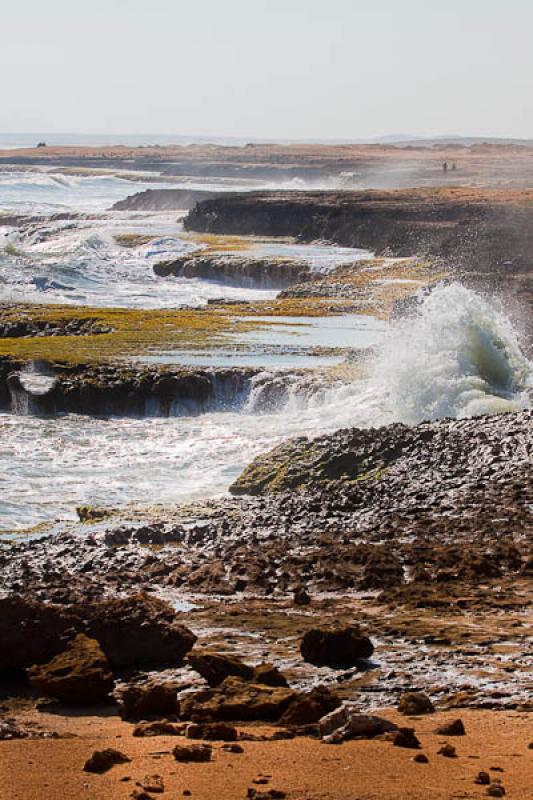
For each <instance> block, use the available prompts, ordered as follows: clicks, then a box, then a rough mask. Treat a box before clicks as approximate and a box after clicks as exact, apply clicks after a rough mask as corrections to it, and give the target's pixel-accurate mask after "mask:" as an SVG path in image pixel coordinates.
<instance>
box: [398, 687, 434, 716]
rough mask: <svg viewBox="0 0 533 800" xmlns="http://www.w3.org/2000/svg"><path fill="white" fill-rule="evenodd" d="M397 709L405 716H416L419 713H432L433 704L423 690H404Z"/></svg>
mask: <svg viewBox="0 0 533 800" xmlns="http://www.w3.org/2000/svg"><path fill="white" fill-rule="evenodd" d="M398 711H399V712H400V714H404V715H405V716H406V717H418V716H420V715H421V714H433V712H434V711H435V706H434V705H433V703H432V702H431V700H430V699H429V697H428V696H427V695H425V694H423V692H405V694H402V696H401V698H400V702H399V703H398Z"/></svg>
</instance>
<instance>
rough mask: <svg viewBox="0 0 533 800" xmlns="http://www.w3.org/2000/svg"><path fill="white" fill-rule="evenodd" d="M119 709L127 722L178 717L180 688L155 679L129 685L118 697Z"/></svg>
mask: <svg viewBox="0 0 533 800" xmlns="http://www.w3.org/2000/svg"><path fill="white" fill-rule="evenodd" d="M118 709H119V713H120V716H121V717H122V719H127V720H140V719H145V720H146V719H152V718H154V717H158V718H159V719H161V718H162V717H175V716H178V715H179V711H180V706H179V702H178V686H177V685H176V684H174V683H172V682H168V681H161V680H155V679H153V680H149V681H146V682H145V683H131V684H128V686H126V688H125V689H123V690H122V692H120V695H119V696H118Z"/></svg>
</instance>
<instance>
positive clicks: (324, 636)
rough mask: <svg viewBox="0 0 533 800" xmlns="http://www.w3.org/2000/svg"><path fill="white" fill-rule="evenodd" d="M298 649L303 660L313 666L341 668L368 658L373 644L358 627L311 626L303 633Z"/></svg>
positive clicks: (372, 650) (351, 665)
mask: <svg viewBox="0 0 533 800" xmlns="http://www.w3.org/2000/svg"><path fill="white" fill-rule="evenodd" d="M300 651H301V653H302V658H303V659H304V661H308V662H309V663H311V664H314V665H315V666H326V667H333V668H335V669H343V668H346V667H353V666H357V664H359V663H360V662H361V661H362V660H364V659H367V658H370V656H371V655H372V653H373V652H374V646H373V644H372V642H371V641H370V639H369V638H368V637H367V636H364V635H363V634H362V633H361V631H360V629H359V627H357V626H354V627H348V628H332V629H321V628H313V629H312V630H310V631H307V633H306V634H305V635H304V637H303V639H302V642H301V645H300Z"/></svg>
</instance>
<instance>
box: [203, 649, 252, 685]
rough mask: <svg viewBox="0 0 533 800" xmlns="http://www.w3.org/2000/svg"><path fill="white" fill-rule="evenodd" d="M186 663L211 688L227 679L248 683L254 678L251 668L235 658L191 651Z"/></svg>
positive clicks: (205, 651) (209, 652)
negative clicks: (232, 678) (237, 679)
mask: <svg viewBox="0 0 533 800" xmlns="http://www.w3.org/2000/svg"><path fill="white" fill-rule="evenodd" d="M187 661H188V662H189V664H190V665H191V667H192V668H193V669H194V670H195V671H196V672H198V673H199V674H200V675H201V676H202V678H205V680H206V681H207V682H208V684H209V686H212V687H214V686H219V685H220V684H221V683H222V682H223V681H224V680H225V679H226V678H229V677H234V678H242V680H244V681H250V680H252V678H253V677H254V670H253V669H252V667H249V666H248V665H247V664H245V663H244V661H241V659H240V658H237V656H230V655H225V654H222V653H214V652H211V651H207V650H204V651H201V650H193V651H192V652H190V653H189V655H188V656H187Z"/></svg>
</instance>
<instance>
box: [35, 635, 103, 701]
mask: <svg viewBox="0 0 533 800" xmlns="http://www.w3.org/2000/svg"><path fill="white" fill-rule="evenodd" d="M28 676H29V679H30V683H31V685H32V687H33V688H34V689H35V690H36V691H37V692H39V694H41V695H44V696H45V697H54V698H57V699H58V700H61V701H62V702H63V703H68V704H70V705H80V706H86V705H94V704H96V703H101V702H103V701H104V700H105V699H106V698H107V697H108V696H109V693H110V692H111V691H112V689H113V685H114V682H113V674H112V672H111V668H110V666H109V662H108V660H107V658H106V657H105V655H104V654H103V652H102V650H101V648H100V645H99V644H98V642H97V641H95V640H94V639H89V637H88V636H85V635H84V634H83V633H80V634H78V636H76V638H75V639H74V640H73V641H72V642H71V643H70V644H69V645H68V646H67V647H66V649H65V650H64V651H63V652H62V653H59V655H57V656H55V658H53V659H52V660H51V661H49V662H48V664H42V665H39V666H34V667H32V668H31V669H30V670H29V672H28Z"/></svg>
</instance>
